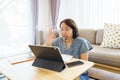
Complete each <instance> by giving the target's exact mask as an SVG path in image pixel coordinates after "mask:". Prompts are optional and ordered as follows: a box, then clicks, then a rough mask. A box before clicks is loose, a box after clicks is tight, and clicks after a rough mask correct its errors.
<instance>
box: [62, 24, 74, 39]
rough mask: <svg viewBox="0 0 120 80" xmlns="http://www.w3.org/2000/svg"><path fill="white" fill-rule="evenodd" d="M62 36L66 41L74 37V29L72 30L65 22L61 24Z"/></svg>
mask: <svg viewBox="0 0 120 80" xmlns="http://www.w3.org/2000/svg"><path fill="white" fill-rule="evenodd" d="M61 35H62V37H63V38H64V39H65V40H67V39H72V36H73V30H72V28H70V27H69V26H68V25H66V24H65V23H64V22H63V23H62V24H61Z"/></svg>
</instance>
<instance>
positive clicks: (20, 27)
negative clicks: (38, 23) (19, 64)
mask: <svg viewBox="0 0 120 80" xmlns="http://www.w3.org/2000/svg"><path fill="white" fill-rule="evenodd" d="M30 1H31V0H1V1H0V58H1V57H6V56H11V55H16V54H22V53H27V52H29V51H30V49H29V47H28V45H29V44H33V43H34V39H33V30H32V29H33V28H32V22H31V21H32V20H31V19H32V18H31V3H30Z"/></svg>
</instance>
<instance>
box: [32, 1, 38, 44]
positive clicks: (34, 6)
mask: <svg viewBox="0 0 120 80" xmlns="http://www.w3.org/2000/svg"><path fill="white" fill-rule="evenodd" d="M32 16H33V31H34V40H35V41H34V44H35V45H39V31H38V0H32Z"/></svg>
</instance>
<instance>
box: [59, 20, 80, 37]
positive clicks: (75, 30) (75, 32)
mask: <svg viewBox="0 0 120 80" xmlns="http://www.w3.org/2000/svg"><path fill="white" fill-rule="evenodd" d="M62 23H65V24H66V25H68V26H69V27H70V28H71V29H72V30H73V36H72V37H73V39H75V38H76V37H78V27H77V24H76V23H75V21H74V20H72V19H70V18H69V19H64V20H62V21H61V22H60V28H61V24H62Z"/></svg>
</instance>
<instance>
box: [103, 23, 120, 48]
mask: <svg viewBox="0 0 120 80" xmlns="http://www.w3.org/2000/svg"><path fill="white" fill-rule="evenodd" d="M101 47H107V48H119V49H120V25H117V24H105V25H104V36H103V42H102V44H101Z"/></svg>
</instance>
